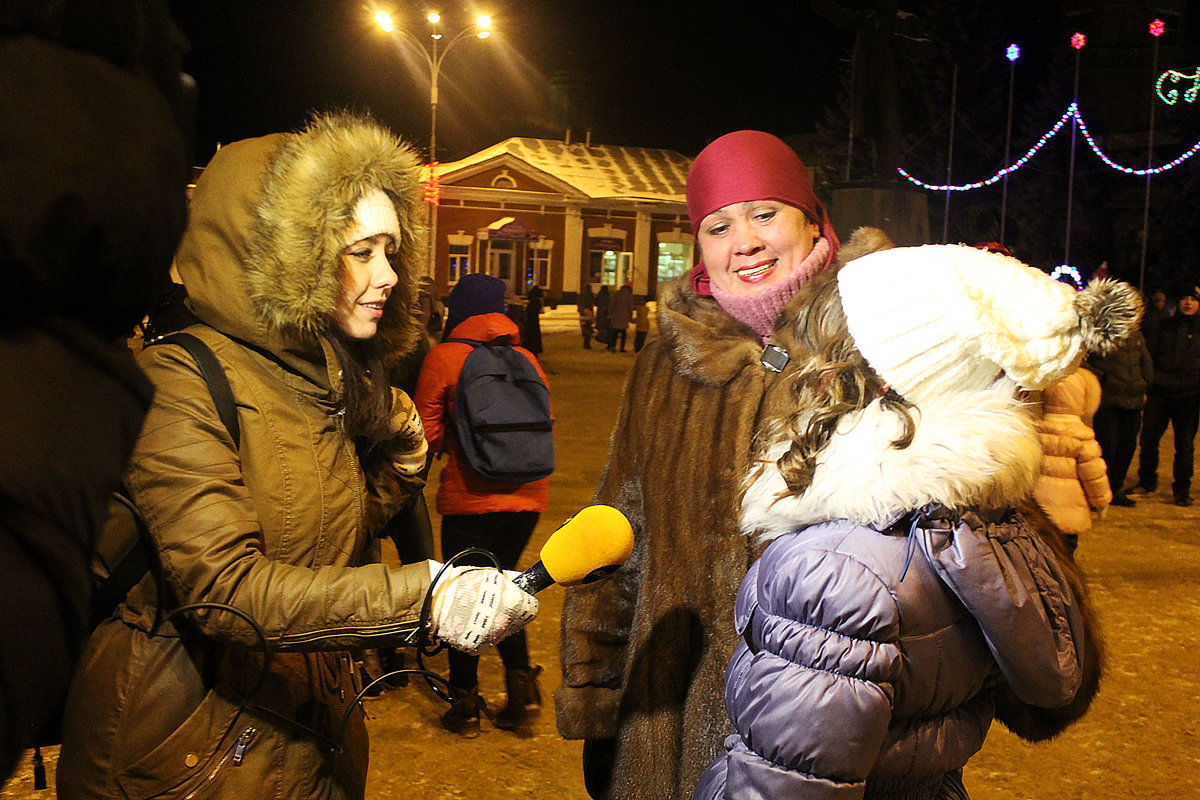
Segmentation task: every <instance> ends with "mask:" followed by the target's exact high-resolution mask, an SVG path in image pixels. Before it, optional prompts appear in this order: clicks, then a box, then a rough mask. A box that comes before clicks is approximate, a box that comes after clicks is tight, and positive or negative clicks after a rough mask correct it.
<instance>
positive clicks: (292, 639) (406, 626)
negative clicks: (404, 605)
mask: <svg viewBox="0 0 1200 800" xmlns="http://www.w3.org/2000/svg"><path fill="white" fill-rule="evenodd" d="M418 627H419V624H418V623H417V621H416V620H411V621H408V622H390V623H387V624H383V625H357V626H354V627H347V628H325V629H323V630H319V631H308V632H307V633H299V634H293V635H291V636H282V637H280V638H279V639H278V640H276V643H275V644H276V646H277V647H294V646H296V645H306V644H312V643H314V642H321V641H324V640H326V639H337V638H343V637H346V636H361V637H363V639H364V640H367V639H374V638H378V637H380V636H389V637H391V636H399V635H401V634H407V633H411V632H412V631H415V630H416V629H417V628H418ZM364 646H369V645H367V644H365V642H364Z"/></svg>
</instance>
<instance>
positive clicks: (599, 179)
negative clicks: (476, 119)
mask: <svg viewBox="0 0 1200 800" xmlns="http://www.w3.org/2000/svg"><path fill="white" fill-rule="evenodd" d="M505 156H509V157H512V158H516V159H519V160H520V161H523V162H525V163H526V164H528V165H529V166H531V167H533V168H534V169H537V170H539V171H541V172H543V173H546V174H548V175H550V176H552V177H554V178H557V179H558V180H559V181H562V182H563V183H565V184H568V185H569V186H571V187H573V188H574V189H576V190H578V191H579V193H580V194H583V195H586V196H587V197H590V198H592V199H597V200H598V199H604V198H621V199H626V200H628V199H644V200H652V201H657V202H672V203H686V202H687V199H686V194H685V185H686V183H687V171H688V168H689V167H690V166H691V164H692V160H691V159H690V158H688V157H687V156H685V155H682V154H681V153H677V152H675V151H674V150H658V149H654V148H649V147H617V146H614V145H591V146H588V145H586V144H584V143H582V142H579V143H573V144H566V143H565V142H561V141H558V140H557V139H530V138H526V137H521V136H514V137H512V138H511V139H505V140H504V141H502V142H500V143H498V144H494V145H492V146H491V147H488V148H485V149H483V150H480V151H479V152H478V153H475V154H473V155H470V156H467V157H466V158H464V159H462V160H460V161H454V162H451V163H447V164H441V165H439V166H438V168H437V172H438V176H439V178H440V179H441V181H442V182H443V183H450V182H452V181H453V176H452V173H457V172H461V171H464V170H467V171H473V170H471V168H472V167H478V166H480V165H483V164H485V163H487V162H495V161H498V160H504V157H505Z"/></svg>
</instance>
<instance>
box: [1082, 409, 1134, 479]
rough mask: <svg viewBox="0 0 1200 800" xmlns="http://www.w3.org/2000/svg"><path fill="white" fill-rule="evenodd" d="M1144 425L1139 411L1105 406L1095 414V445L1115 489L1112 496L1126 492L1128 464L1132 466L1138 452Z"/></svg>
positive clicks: (1093, 426)
mask: <svg viewBox="0 0 1200 800" xmlns="http://www.w3.org/2000/svg"><path fill="white" fill-rule="evenodd" d="M1141 426H1142V410H1141V409H1140V408H1116V407H1115V406H1105V407H1103V408H1101V409H1099V410H1097V411H1096V416H1095V418H1094V419H1093V420H1092V429H1093V430H1094V431H1095V432H1096V442H1097V443H1098V444H1099V445H1100V452H1101V453H1102V454H1103V455H1104V466H1105V468H1106V469H1107V470H1108V485H1109V487H1110V488H1111V489H1112V493H1113V497H1118V496H1120V495H1121V494H1122V493H1123V492H1124V487H1125V476H1126V475H1127V474H1128V473H1129V465H1130V464H1132V463H1133V453H1134V451H1135V450H1137V442H1138V431H1139V430H1140V429H1141Z"/></svg>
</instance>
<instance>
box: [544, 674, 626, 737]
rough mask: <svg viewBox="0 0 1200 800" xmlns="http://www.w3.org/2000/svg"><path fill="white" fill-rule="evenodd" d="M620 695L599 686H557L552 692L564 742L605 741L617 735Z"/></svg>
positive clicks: (559, 730)
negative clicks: (576, 740) (575, 740)
mask: <svg viewBox="0 0 1200 800" xmlns="http://www.w3.org/2000/svg"><path fill="white" fill-rule="evenodd" d="M620 699H621V695H620V693H619V692H618V691H617V690H616V689H605V688H602V687H599V686H580V687H571V686H559V687H558V688H557V689H556V690H555V691H554V712H555V717H556V719H557V721H558V732H559V733H560V734H561V735H562V737H563V738H564V739H607V738H611V737H613V736H616V735H617V708H618V706H619V704H620Z"/></svg>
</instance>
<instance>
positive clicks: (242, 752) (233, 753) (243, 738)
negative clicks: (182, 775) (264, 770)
mask: <svg viewBox="0 0 1200 800" xmlns="http://www.w3.org/2000/svg"><path fill="white" fill-rule="evenodd" d="M257 733H258V728H255V727H254V726H253V725H251V726H250V727H248V728H246V729H245V730H244V731H242V732H241V734H239V735H238V738H237V741H236V742H234V744H233V747H231V748H230V749H229V750H226V751H225V755H223V756H221V760H220V761H218V762H217V763H216V765H215V766H214V767H213V768H212V769H211V770H210V771H209V773H208V774H207V775H205V776H204V780H203V781H202V782H201V783H200V785H199V786H197V787H196V788H195V789H192V791H190V792H188V793H187V794H186V795H185V796H184V798H183V800H193V798H194V797H196V795H198V794H199V793H200V792H201V791H202V790H203V789H205V788H206V787H208V786H209V785H210V784H212V782H213V781H214V780H215V779H216V777H217V775H218V774H220V772H221V769H222V768H224V766H225V762H226V761H229V760H230V758H232V759H233V765H234V766H235V767H238V766H241V764H242V761H243V759H245V757H246V747H247V745H249V744H250V742H251V741H253V739H254V736H255V734H257Z"/></svg>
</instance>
